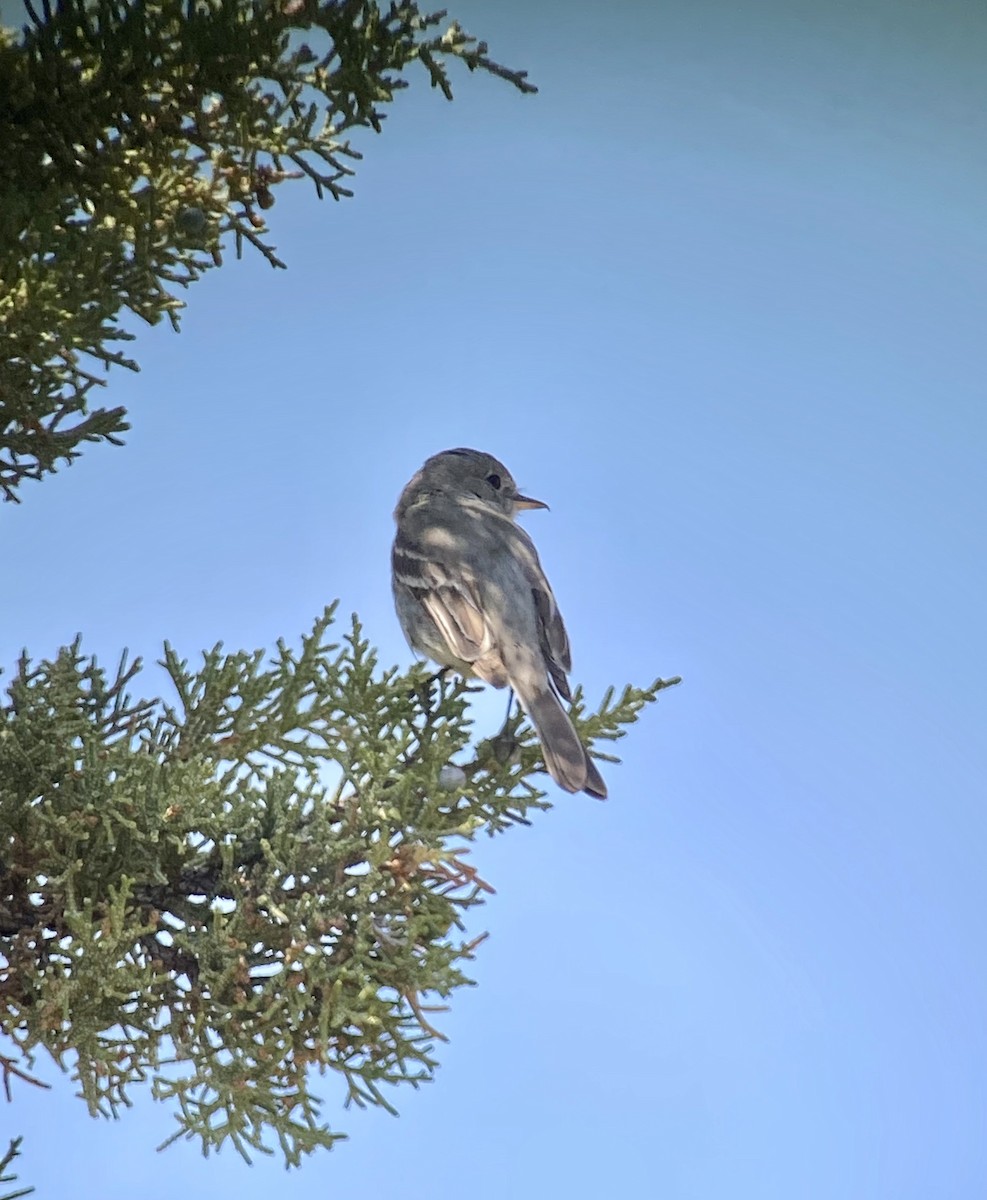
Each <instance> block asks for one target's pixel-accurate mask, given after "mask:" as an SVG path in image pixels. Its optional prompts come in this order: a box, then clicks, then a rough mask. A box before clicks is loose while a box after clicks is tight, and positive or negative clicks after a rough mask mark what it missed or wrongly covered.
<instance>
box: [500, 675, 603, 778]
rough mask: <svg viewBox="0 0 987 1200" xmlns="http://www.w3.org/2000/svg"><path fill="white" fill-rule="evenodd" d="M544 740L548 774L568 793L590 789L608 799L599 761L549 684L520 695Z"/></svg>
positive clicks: (543, 746)
mask: <svg viewBox="0 0 987 1200" xmlns="http://www.w3.org/2000/svg"><path fill="white" fill-rule="evenodd" d="M520 699H521V703H522V704H523V705H524V709H525V712H527V714H528V716H529V717H530V718H531V720H532V723H533V724H534V727H535V729H536V730H537V731H538V737H539V739H540V740H541V748H542V754H543V755H544V756H545V765H546V766H547V767H548V773H549V775H551V777H552V778H553V779H554V780H555V782H556V783H557V784H558V785H559V787H560V788H564V789H565V790H566V791H567V792H586V793H587V794H588V795H590V796H595V797H596V798H597V799H598V800H605V799H606V798H607V785H606V784H605V783H604V782H603V776H602V775H601V774H600V772H599V771H598V770H597V769H596V764H595V763H594V762H593V760H592V759H591V758H590V756H589V755H588V754H587V752H586V747H585V746H584V745H583V744H582V742H581V741H580V740H579V734H578V733H576V730H575V729H574V727H573V724H572V722H571V721H570V720H569V717H568V714H567V713H566V711H565V709H564V708H563V707H562V704H561V702H560V701H559V699H558V697H557V696H556V695H555V693H554V692H553V691H551V689H549V688H548V687H544V688H540V689H539V690H538V691H537V692H535V693H534V694H533V695H530V696H520Z"/></svg>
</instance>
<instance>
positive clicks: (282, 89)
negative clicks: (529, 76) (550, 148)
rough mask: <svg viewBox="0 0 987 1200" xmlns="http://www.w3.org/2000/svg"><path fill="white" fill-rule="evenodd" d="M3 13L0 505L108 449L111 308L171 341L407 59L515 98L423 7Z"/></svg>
mask: <svg viewBox="0 0 987 1200" xmlns="http://www.w3.org/2000/svg"><path fill="white" fill-rule="evenodd" d="M40 4H41V7H40V10H38V9H36V8H35V7H34V6H33V5H32V3H31V0H25V7H26V10H27V16H28V20H27V24H26V25H25V27H24V29H23V30H22V31H21V32H20V33H19V34H18V33H15V32H14V31H12V30H9V29H7V30H5V29H0V331H2V350H0V494H2V495H3V497H4V498H5V499H8V500H16V499H17V498H18V495H17V489H18V486H19V484H20V483H22V482H23V481H24V480H25V479H40V478H42V477H43V476H44V475H45V474H47V473H48V472H50V471H54V470H55V469H56V467H57V466H58V464H59V463H60V462H65V461H71V460H72V459H74V458H76V457H77V456H78V455H79V454H80V453H81V449H82V447H83V445H84V444H85V443H86V442H112V443H114V444H120V440H121V435H122V433H123V432H124V431H125V430H126V429H127V428H128V427H129V426H128V424H127V421H126V410H125V409H124V408H122V407H117V408H95V409H91V410H90V408H89V401H90V393H91V392H92V390H93V389H94V388H95V387H98V386H102V385H103V384H104V383H105V379H104V378H103V376H104V374H105V373H106V371H107V370H108V369H109V368H110V367H111V366H120V367H129V368H131V369H133V370H136V369H137V364H136V362H135V361H134V360H133V358H132V357H130V355H129V354H128V352H127V350H126V348H125V344H126V343H127V342H130V341H132V340H133V334H132V333H131V332H129V331H127V330H126V329H124V328H123V326H122V324H121V318H123V317H126V316H127V315H128V314H130V315H133V316H136V317H139V318H141V319H142V320H144V321H146V322H148V323H150V324H152V325H153V324H156V323H157V322H159V321H160V320H161V319H162V318H165V317H166V318H168V320H170V321H171V323H172V325H174V326H175V327H176V328H177V325H178V317H179V311H180V309H181V308H182V307H183V301H182V300H180V299H179V295H178V293H179V292H180V291H184V290H186V289H187V288H188V287H189V286H190V285H191V284H192V283H194V282H195V281H196V280H197V279H199V278H200V277H201V276H202V274H203V272H205V271H207V270H208V269H210V268H211V267H214V266H219V265H220V264H221V262H222V257H223V252H224V249H225V248H226V247H228V246H230V245H233V246H234V247H235V250H236V253H237V254H240V253H241V252H242V249H243V246H244V245H245V244H248V245H250V246H252V247H254V248H255V249H256V250H257V251H258V252H259V253H261V254H262V255H263V256H264V257H265V258H266V259H267V261H268V262H269V263H270V264H271V265H272V266H274V267H282V266H284V263H282V261H281V260H280V259H279V258H278V256H277V253H276V250H275V247H274V245H273V244H272V243H271V241H270V239H269V236H268V224H267V220H268V217H267V214H268V213H269V211H270V209H271V208H272V207H273V205H274V203H275V199H276V193H277V191H278V188H279V187H281V186H282V185H283V184H284V183H285V182H286V181H288V180H294V179H307V180H308V181H310V183H311V184H312V185H314V188H315V191H316V192H317V194H318V195H319V196H320V197H322V196H324V195H326V194H328V195H330V196H332V197H333V198H334V199H336V200H339V199H340V198H342V197H344V196H349V195H350V194H351V192H350V189H349V188H348V187H347V180H348V178H349V176H351V175H352V174H353V165H354V163H355V162H356V160H358V159H359V158H360V157H361V155H360V153H359V152H358V151H357V150H356V149H355V148H354V147H353V146H352V145H351V142H350V136H351V134H352V133H353V132H354V131H359V130H361V129H371V130H374V131H377V132H380V129H381V123H382V121H383V119H384V115H385V114H384V107H385V106H386V105H387V104H389V103H390V102H391V101H392V100H393V99H394V96H395V93H396V92H397V91H398V90H399V89H400V88H403V87H405V86H407V81H406V79H405V78H404V75H405V73H406V72H407V70H408V68H409V67H412V65H413V64H416V63H417V64H421V66H422V67H423V68H424V69H425V70H426V72H427V75H428V77H429V79H430V80H431V83H432V85H433V86H434V87H436V88H438V89H439V90H440V91H441V92H442V93H443V94H444V95H445V96H446V97H447V98H448V99H451V98H452V91H451V87H450V81H449V74H448V63H449V62H450V61H451V60H459V61H460V62H462V63H463V64H465V66H466V67H468V68H469V69H470V70H471V71H474V70H480V71H484V72H487V73H490V74H493V75H496V76H498V77H500V78H502V79H504V80H506V81H508V82H509V83H511V84H513V86H514V87H516V88H518V89H519V90H521V91H522V92H531V91H534V90H535V88H534V87H533V86H532V85H531V84H530V83H528V82H527V81H526V79H525V73H524V72H523V71H512V70H509V69H507V68H505V67H503V66H501V65H499V64H498V63H496V62H494V61H493V60H492V59H490V58H489V57H488V56H487V47H486V45H485V44H484V43H483V42H478V41H476V40H475V39H474V38H471V37H469V36H468V35H467V34H466V33H465V32H464V31H463V30H462V29H461V28H460V26H459V25H458V24H457V23H456V22H455V21H453V22H451V23H449V24H446V23H445V13H444V12H436V13H423V12H421V11H420V9H419V7H418V5H417V4H415V3H409V2H404V0H395V2H394V3H391V4H390V6H389V7H387V8H385V7H383V6H381V5H379V4H377V3H374V2H372V0H252V2H244V0H57V3H55V4H52V3H51V2H50V0H40Z"/></svg>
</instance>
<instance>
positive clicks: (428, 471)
mask: <svg viewBox="0 0 987 1200" xmlns="http://www.w3.org/2000/svg"><path fill="white" fill-rule="evenodd" d="M547 507H548V505H547V504H543V503H542V502H541V501H540V500H531V499H530V498H529V497H527V496H522V495H521V494H520V493H519V492H518V489H517V485H516V484H515V482H514V480H513V479H512V478H511V475H510V472H509V471H508V470H507V468H506V467H505V466H504V464H503V463H501V462H498V461H497V459H496V458H493V457H492V456H491V455H489V454H482V453H481V452H480V451H479V450H464V449H459V450H445V451H443V452H442V453H441V454H436V455H433V457H432V458H430V459H428V460H427V461H426V463H425V465H424V466H423V467H422V468H421V470H420V471H418V472H417V474H415V475H414V476H413V477H412V478H411V480H410V481H409V482H408V485H407V486H406V487H405V489H404V491H403V492H402V493H401V498H400V500H398V506H397V508H396V509H395V510H394V519H395V521H396V522H397V527H398V529H397V535H396V537H395V538H394V548H393V551H392V554H391V567H392V571H393V576H392V582H393V587H394V603H395V606H396V608H397V613H398V620H399V621H400V622H401V628H402V629H403V630H404V635H405V637H406V638H407V639H408V642H409V644H410V646H411V647H412V649H413V650H416V651H418V652H419V653H421V654H424V655H425V656H426V657H428V658H431V659H433V660H434V661H435V662H437V663H439V664H440V665H441V666H444V667H452V668H454V669H455V670H456V671H459V672H460V674H462V675H466V676H469V675H476V676H479V678H480V679H483V680H484V681H485V682H487V683H489V684H492V685H493V686H494V687H495V688H502V687H506V686H507V685H508V684H510V686H511V687H512V688H513V689H514V691H515V693H516V694H517V696H518V699H519V700H520V701H521V704H522V706H523V707H524V710H525V712H526V713H527V714H528V716H529V717H530V718H531V720H532V722H533V724H534V726H535V729H536V730H537V732H538V737H539V738H540V739H541V745H542V753H543V755H544V758H545V765H546V766H547V767H548V772H549V774H550V775H551V776H552V778H553V779H554V780H555V782H556V783H557V784H558V785H559V787H561V788H564V789H565V790H566V791H567V792H579V791H583V792H587V793H588V794H589V795H590V796H597V797H599V798H600V799H601V800H603V799H605V798H606V794H607V785H606V784H605V783H604V782H603V777H602V776H601V775H600V772H599V771H598V770H597V768H596V764H595V763H594V762H593V760H592V759H591V758H590V756H589V754H588V753H587V752H586V749H585V747H584V746H583V744H582V742H581V741H580V740H579V735H578V734H577V733H576V730H575V729H574V728H573V725H572V722H571V721H570V720H569V717H568V715H567V713H566V711H565V709H564V708H563V707H562V704H561V702H560V700H559V697H560V696H561V697H562V698H563V699H565V700H571V699H572V694H571V692H570V691H569V684H568V681H567V679H566V676H567V675H568V673H569V672H570V671H571V670H572V661H571V655H570V651H569V638H568V636H567V634H566V631H565V626H564V625H563V623H562V617H561V615H560V613H559V610H558V606H557V605H556V603H555V597H554V596H553V595H552V589H551V587H550V586H549V582H548V580H547V579H546V578H545V573H544V571H543V570H542V567H541V563H540V562H539V561H538V554H537V551H536V550H535V547H534V544H533V542H532V541H531V538H530V537H528V535H527V533H525V531H524V530H523V529H522V528H521V527H520V526H519V525H517V524H516V523H515V517H516V516H517V514H518V512H519V511H521V510H522V509H526V508H547Z"/></svg>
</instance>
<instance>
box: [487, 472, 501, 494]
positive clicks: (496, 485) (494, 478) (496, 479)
mask: <svg viewBox="0 0 987 1200" xmlns="http://www.w3.org/2000/svg"><path fill="white" fill-rule="evenodd" d="M487 483H489V484H490V486H491V487H492V488H493V489H494V491H495V492H499V491H500V476H499V475H488V476H487Z"/></svg>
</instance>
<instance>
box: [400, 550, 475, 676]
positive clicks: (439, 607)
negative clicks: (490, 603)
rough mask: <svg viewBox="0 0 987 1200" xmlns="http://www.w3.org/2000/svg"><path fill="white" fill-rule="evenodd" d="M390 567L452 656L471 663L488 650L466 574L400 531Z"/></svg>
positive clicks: (469, 580)
mask: <svg viewBox="0 0 987 1200" xmlns="http://www.w3.org/2000/svg"><path fill="white" fill-rule="evenodd" d="M419 545H420V543H419ZM393 566H394V576H395V579H396V580H397V581H398V582H399V583H400V584H401V585H402V586H403V587H404V588H405V589H406V590H407V591H408V592H410V593H411V595H412V596H414V598H415V599H416V600H417V601H418V603H419V604H420V605H421V606H422V608H423V609H424V610H425V612H426V613H427V614H428V616H429V617H430V618H431V619H432V622H433V623H434V624H435V626H436V628H437V630H438V632H439V634H440V636H441V637H442V639H443V640H444V642H445V644H446V646H447V647H448V649H449V652H450V653H451V654H452V655H454V656H455V657H456V658H458V659H461V660H462V661H463V662H467V663H472V662H475V661H476V659H478V658H480V657H481V656H482V655H484V654H485V653H487V652H488V651H489V649H490V633H489V630H488V628H487V623H486V621H484V619H483V611H482V609H481V607H480V601H479V598H478V596H477V591H476V588H475V586H474V584H473V580H472V579H471V578H470V576H469V574H468V573H466V572H464V571H463V570H462V568H461V567H460V568H459V569H456V570H453V569H451V568H450V566H447V565H446V564H445V563H443V562H442V561H441V560H440V559H439V557H438V556H437V555H434V554H423V553H422V552H421V550H420V549H419V548H418V547H417V546H414V547H413V546H411V545H410V544H409V542H408V539H406V538H403V537H402V536H401V535H400V534H399V535H398V537H397V539H396V541H395V543H394V554H393Z"/></svg>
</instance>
